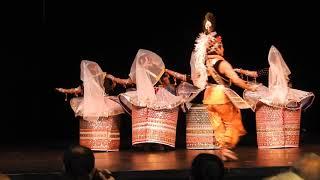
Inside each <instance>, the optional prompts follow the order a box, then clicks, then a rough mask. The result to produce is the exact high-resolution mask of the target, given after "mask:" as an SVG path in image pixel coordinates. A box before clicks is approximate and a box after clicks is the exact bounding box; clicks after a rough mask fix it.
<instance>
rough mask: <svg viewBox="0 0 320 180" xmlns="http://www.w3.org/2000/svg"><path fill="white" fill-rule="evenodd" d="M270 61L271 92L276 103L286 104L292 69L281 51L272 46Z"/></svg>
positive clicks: (269, 85)
mask: <svg viewBox="0 0 320 180" xmlns="http://www.w3.org/2000/svg"><path fill="white" fill-rule="evenodd" d="M268 61H269V65H270V68H269V80H268V81H269V84H268V88H269V93H270V100H271V102H272V103H274V104H285V103H286V100H287V95H288V90H289V88H288V82H289V75H290V73H291V72H290V70H289V68H288V66H287V64H286V63H285V62H284V60H283V58H282V56H281V54H280V52H279V51H278V50H277V49H276V48H275V47H274V46H272V47H271V48H270V51H269V55H268Z"/></svg>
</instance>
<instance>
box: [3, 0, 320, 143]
mask: <svg viewBox="0 0 320 180" xmlns="http://www.w3.org/2000/svg"><path fill="white" fill-rule="evenodd" d="M112 3H113V4H111V2H109V1H107V2H104V3H102V2H99V3H98V2H91V1H90V2H89V1H84V2H76V1H74V2H56V1H47V0H43V1H42V2H41V4H30V2H24V3H17V2H12V3H10V4H6V6H1V8H2V10H3V11H2V12H1V13H2V14H1V18H2V30H3V31H2V33H1V37H2V40H1V64H2V65H1V67H2V68H1V69H2V70H1V82H2V85H1V92H2V93H1V96H2V98H1V99H2V101H1V102H2V105H3V106H2V110H1V112H2V114H1V122H0V123H1V126H0V127H1V131H0V135H1V137H2V139H3V140H2V142H8V143H13V144H19V143H21V142H28V143H29V142H30V143H33V142H36V143H41V142H42V143H44V144H46V143H51V142H56V143H58V144H59V143H60V142H65V141H68V142H73V141H76V140H77V138H78V121H77V120H76V119H75V118H74V115H73V112H72V111H71V108H70V106H69V104H68V102H64V96H63V95H62V94H58V93H56V92H55V91H54V88H55V87H75V86H77V85H78V84H79V83H80V61H81V60H82V59H88V60H92V61H96V62H97V63H98V64H99V65H100V66H101V67H102V69H103V70H105V71H107V72H111V73H112V74H115V75H117V76H120V77H124V78H125V77H127V75H128V73H129V70H130V66H131V63H132V61H133V59H134V56H135V54H136V52H137V51H138V49H140V48H144V49H149V50H151V51H154V52H156V53H157V54H159V55H160V56H161V57H162V58H163V61H164V62H165V64H166V67H167V68H171V69H175V70H177V71H180V72H182V73H189V72H190V67H189V58H190V53H191V50H192V48H193V44H194V40H195V38H196V36H197V35H198V33H199V32H200V31H201V21H202V18H203V16H204V14H205V13H206V12H207V11H211V12H213V13H214V14H215V15H216V16H217V31H218V33H220V34H221V35H222V37H223V42H224V46H225V54H226V57H227V58H228V59H229V60H230V62H231V63H232V64H233V66H235V67H243V68H248V69H258V68H263V67H266V66H267V65H268V61H267V55H268V51H269V48H270V46H271V45H275V46H276V47H277V48H278V49H279V51H280V52H281V53H282V55H283V57H284V59H285V61H286V62H287V64H288V66H289V68H290V69H291V71H292V75H293V76H292V82H293V86H294V87H295V88H297V89H301V90H307V91H312V92H314V93H315V94H316V97H317V95H318V92H319V79H318V72H319V70H318V69H319V68H318V66H317V65H316V63H317V62H316V61H317V60H318V59H319V58H318V57H319V56H318V52H319V45H318V40H319V36H318V30H319V28H317V27H316V26H318V25H317V23H318V21H317V17H318V16H319V13H318V12H317V11H318V10H317V9H316V6H315V3H312V4H311V1H310V2H308V1H304V2H300V3H292V2H291V3H289V2H288V3H285V4H278V3H277V2H276V1H274V2H273V1H259V3H252V2H249V1H244V2H241V3H240V2H237V3H235V2H231V1H230V2H229V1H210V2H197V3H192V2H182V1H181V2H177V4H180V5H173V4H172V3H173V1H171V2H170V1H169V2H164V1H149V2H145V3H142V2H141V3H138V4H137V3H136V2H125V1H121V2H117V3H114V2H112ZM3 107H4V108H3ZM318 109H319V101H318V99H317V98H316V99H315V102H314V104H313V106H311V108H310V109H308V110H307V111H306V112H303V114H302V128H303V131H304V132H305V134H312V133H317V132H318V131H319V130H320V127H319V123H318V117H317V115H318V112H317V110H318ZM243 116H244V120H243V121H244V123H245V126H246V128H247V130H248V132H249V135H254V134H255V121H254V113H253V112H250V111H243ZM128 122H129V121H128ZM180 129H181V127H180ZM122 131H125V132H126V133H128V132H130V126H129V125H128V123H127V124H126V123H124V125H123V129H122ZM128 134H129V133H128ZM252 143H255V142H252Z"/></svg>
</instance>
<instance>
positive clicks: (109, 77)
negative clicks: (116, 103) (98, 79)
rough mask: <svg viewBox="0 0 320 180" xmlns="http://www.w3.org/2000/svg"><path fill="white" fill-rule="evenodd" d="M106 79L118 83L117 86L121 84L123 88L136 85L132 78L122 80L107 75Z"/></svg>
mask: <svg viewBox="0 0 320 180" xmlns="http://www.w3.org/2000/svg"><path fill="white" fill-rule="evenodd" d="M106 77H107V78H108V79H110V80H112V81H113V82H115V83H117V84H121V85H123V86H127V85H132V84H134V83H133V81H132V80H131V78H127V79H121V78H117V77H114V76H113V75H111V74H107V75H106Z"/></svg>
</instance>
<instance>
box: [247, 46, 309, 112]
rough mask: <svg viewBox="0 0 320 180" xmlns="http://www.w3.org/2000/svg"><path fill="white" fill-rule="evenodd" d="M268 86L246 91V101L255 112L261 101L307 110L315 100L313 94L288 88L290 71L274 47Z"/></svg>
mask: <svg viewBox="0 0 320 180" xmlns="http://www.w3.org/2000/svg"><path fill="white" fill-rule="evenodd" d="M268 61H269V64H270V68H269V79H268V81H269V82H268V86H269V87H266V86H262V85H260V86H259V87H258V89H257V90H256V91H255V92H252V91H247V90H245V91H244V93H243V97H244V99H245V100H246V101H247V102H248V103H249V104H250V105H251V106H252V109H253V110H255V108H256V104H257V103H258V102H259V101H261V102H263V103H265V104H267V105H270V106H273V107H286V108H289V109H299V108H302V109H304V110H305V109H307V108H308V107H309V106H311V104H312V103H313V100H314V94H313V93H312V92H306V91H301V90H297V89H292V88H290V87H288V81H289V77H288V76H289V75H290V73H291V72H290V69H289V68H288V66H287V65H286V63H285V61H284V60H283V58H282V56H281V54H280V52H279V51H278V50H277V49H276V48H275V47H274V46H272V47H271V48H270V51H269V56H268Z"/></svg>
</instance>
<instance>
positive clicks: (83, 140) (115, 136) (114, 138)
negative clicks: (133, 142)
mask: <svg viewBox="0 0 320 180" xmlns="http://www.w3.org/2000/svg"><path fill="white" fill-rule="evenodd" d="M80 145H82V146H86V147H88V148H90V149H92V150H95V151H118V150H119V147H120V116H119V115H117V116H109V117H107V118H106V117H101V118H99V119H98V120H97V121H86V120H83V118H82V117H81V118H80Z"/></svg>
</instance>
